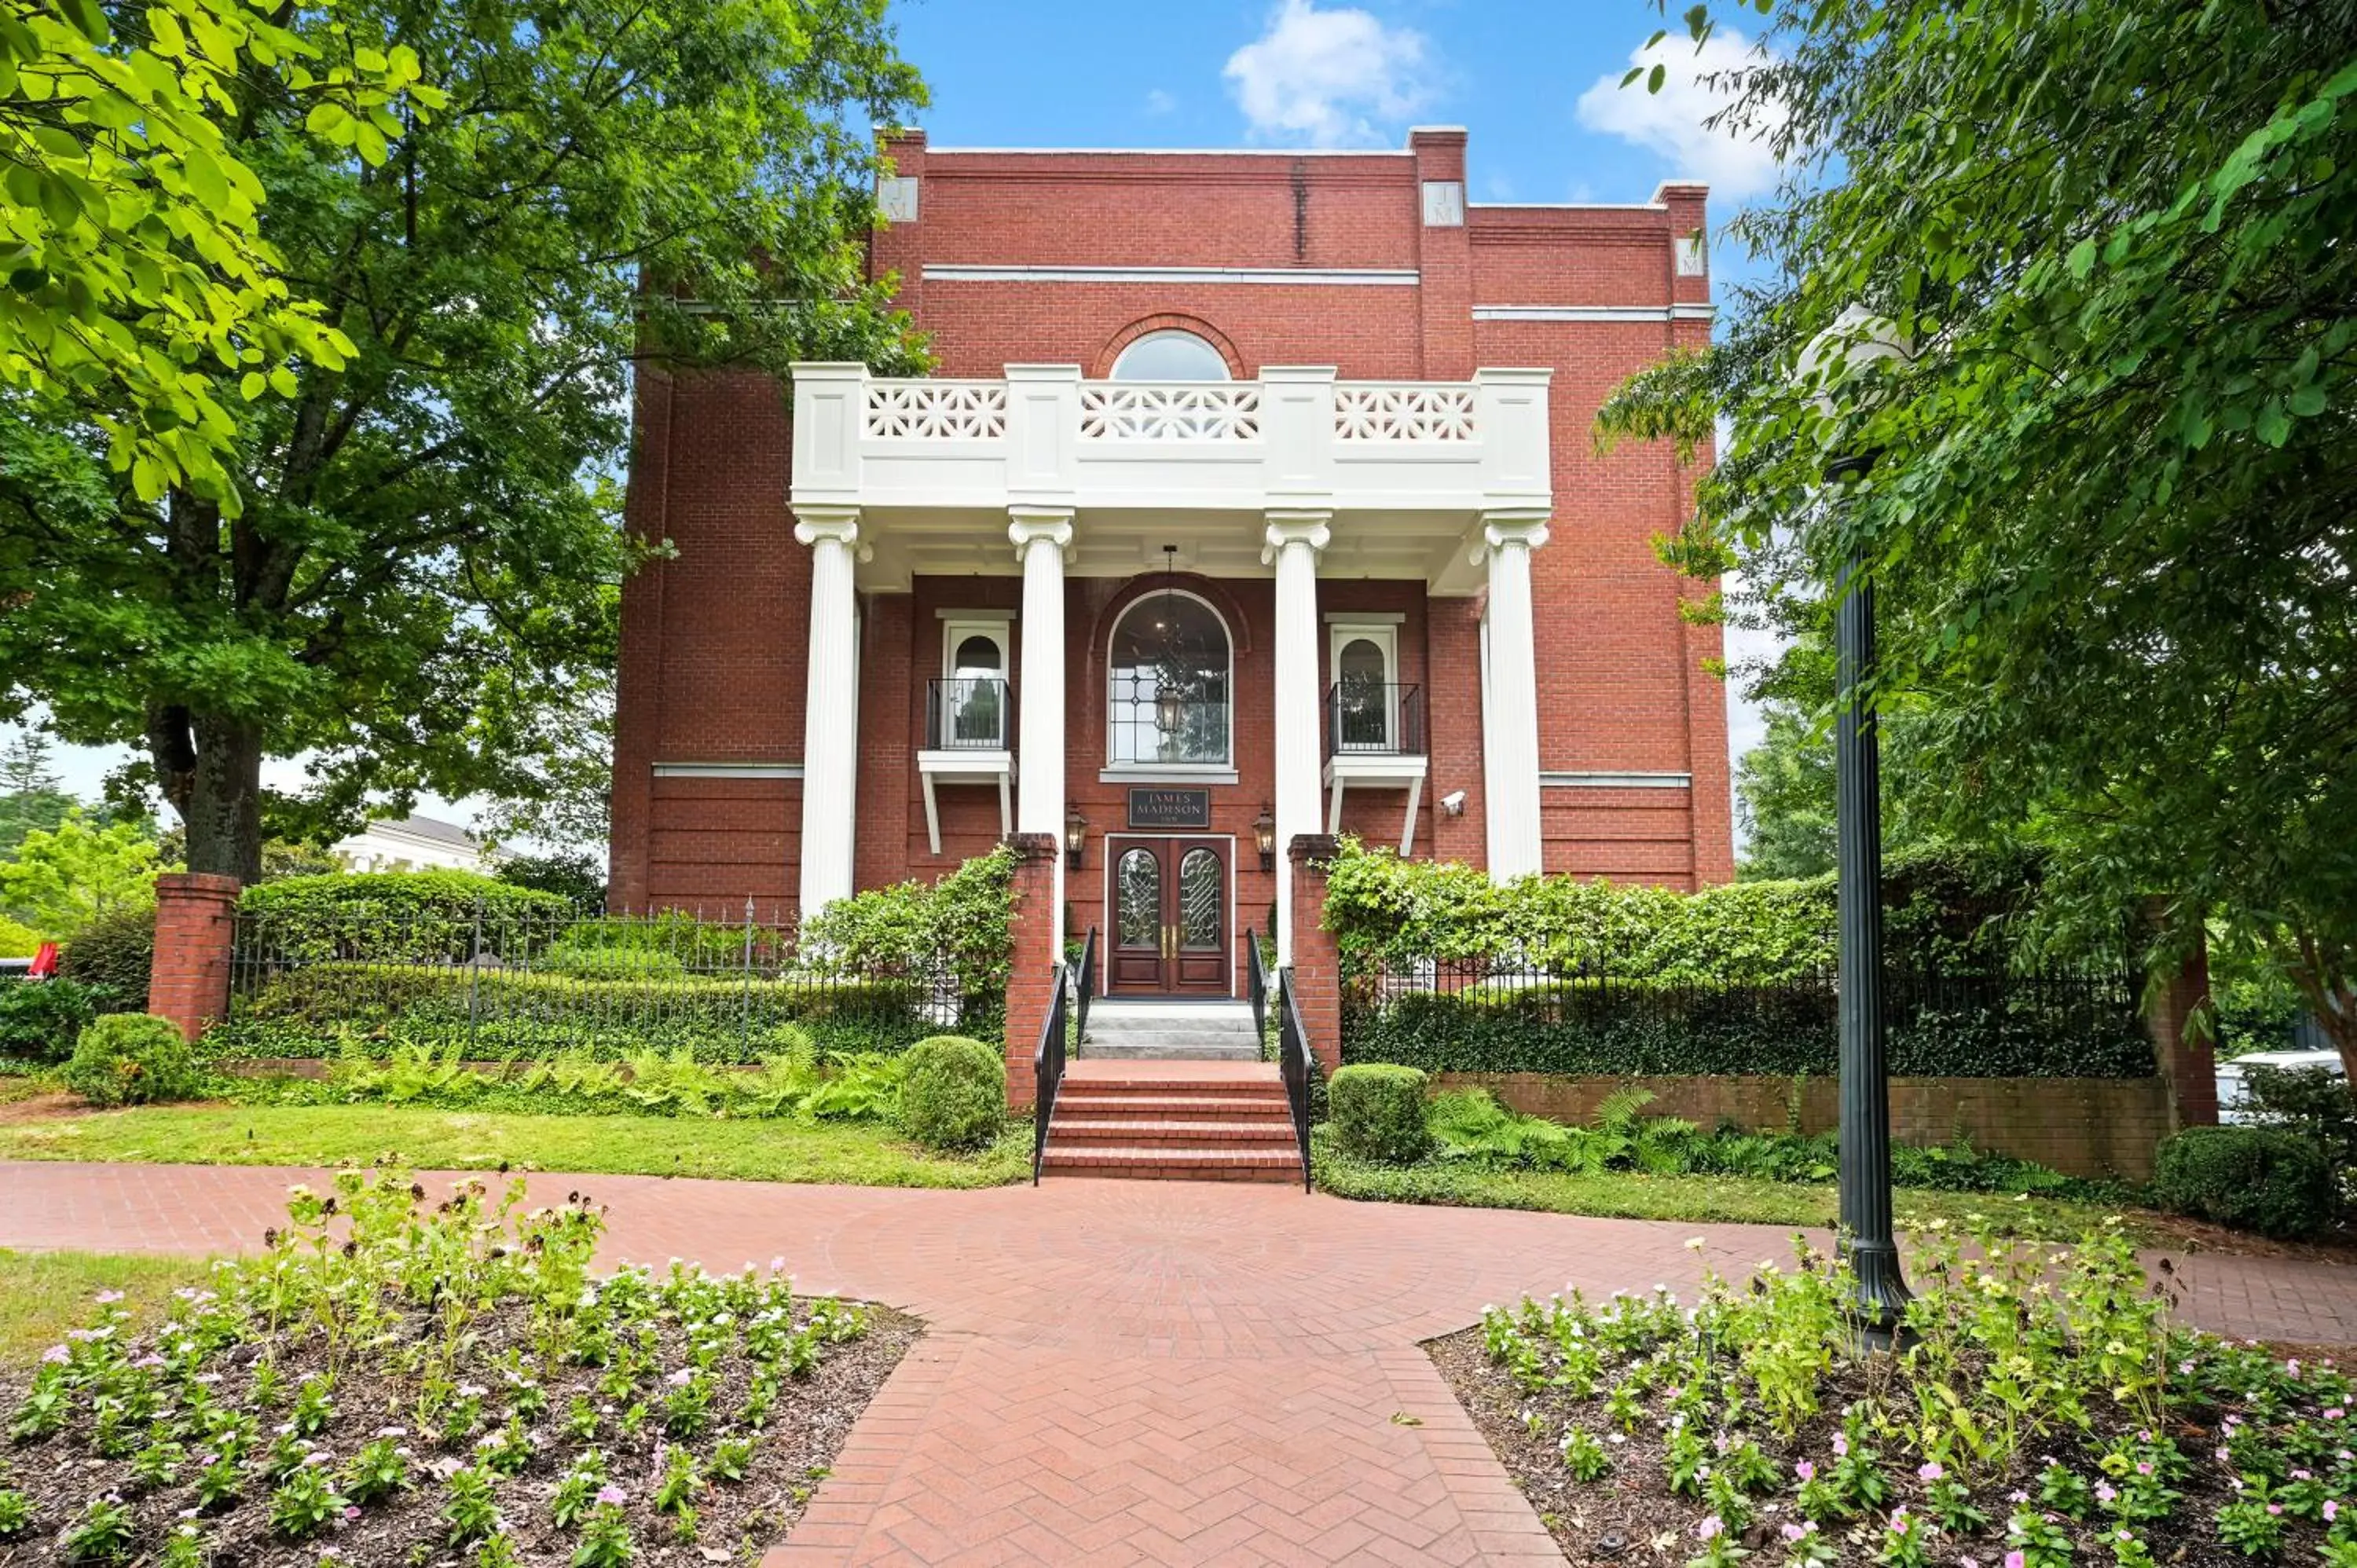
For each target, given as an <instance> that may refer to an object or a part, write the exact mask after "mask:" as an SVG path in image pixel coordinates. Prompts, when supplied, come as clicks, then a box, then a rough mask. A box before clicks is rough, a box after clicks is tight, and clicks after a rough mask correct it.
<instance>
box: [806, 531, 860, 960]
mask: <svg viewBox="0 0 2357 1568" xmlns="http://www.w3.org/2000/svg"><path fill="white" fill-rule="evenodd" d="M794 537H795V538H796V539H799V540H801V541H802V542H803V543H804V544H807V545H809V546H810V552H811V605H810V667H809V671H808V675H809V686H808V694H807V695H806V696H805V698H804V699H803V708H802V918H804V919H808V918H810V917H811V916H813V915H815V914H817V913H818V912H819V911H820V910H821V909H823V908H826V907H827V906H828V905H829V904H831V903H833V902H834V900H836V899H837V898H842V897H848V896H849V895H850V893H851V890H852V886H851V885H852V843H853V837H852V833H853V823H854V819H855V813H856V807H857V803H858V796H859V691H858V684H859V681H858V667H859V657H858V656H859V650H858V647H857V640H856V639H857V624H858V605H857V602H856V590H855V589H854V587H853V584H852V574H853V571H854V569H855V567H856V564H857V557H858V551H859V509H858V508H856V507H803V508H802V509H801V510H799V511H798V512H797V513H796V521H795V523H794Z"/></svg>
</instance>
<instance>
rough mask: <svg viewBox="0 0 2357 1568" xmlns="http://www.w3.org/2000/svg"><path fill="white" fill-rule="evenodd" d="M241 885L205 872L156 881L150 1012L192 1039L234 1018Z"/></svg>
mask: <svg viewBox="0 0 2357 1568" xmlns="http://www.w3.org/2000/svg"><path fill="white" fill-rule="evenodd" d="M237 892H238V881H237V878H236V877H234V876H216V875H210V873H206V872H201V871H176V872H167V873H165V874H164V875H161V876H158V877H157V878H156V959H155V962H154V963H153V964H151V965H150V966H149V968H148V973H147V1011H149V1012H150V1013H153V1014H155V1015H156V1016H157V1017H159V1018H169V1019H170V1020H172V1022H173V1023H175V1024H178V1026H180V1033H181V1035H182V1036H185V1037H186V1038H188V1039H191V1040H193V1039H195V1038H196V1037H197V1036H199V1035H201V1034H203V1033H204V1032H205V1029H206V1028H207V1026H210V1025H211V1024H213V1023H216V1022H218V1021H219V1020H221V1019H222V1018H225V1017H227V1016H229V983H230V949H231V943H232V941H233V940H234V935H235V931H236V929H237Z"/></svg>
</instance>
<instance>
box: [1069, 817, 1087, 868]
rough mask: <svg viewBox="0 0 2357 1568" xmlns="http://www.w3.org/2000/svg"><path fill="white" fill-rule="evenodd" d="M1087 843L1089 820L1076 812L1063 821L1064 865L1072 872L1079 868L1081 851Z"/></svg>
mask: <svg viewBox="0 0 2357 1568" xmlns="http://www.w3.org/2000/svg"><path fill="white" fill-rule="evenodd" d="M1088 842H1089V820H1088V818H1086V817H1084V816H1082V815H1081V814H1080V812H1078V811H1074V812H1072V813H1071V814H1070V815H1068V816H1067V817H1065V819H1064V864H1065V865H1068V866H1070V867H1071V868H1072V869H1073V870H1074V871H1078V870H1079V869H1080V868H1081V849H1082V846H1083V845H1084V844H1086V843H1088Z"/></svg>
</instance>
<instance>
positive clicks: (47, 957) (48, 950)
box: [25, 942, 58, 980]
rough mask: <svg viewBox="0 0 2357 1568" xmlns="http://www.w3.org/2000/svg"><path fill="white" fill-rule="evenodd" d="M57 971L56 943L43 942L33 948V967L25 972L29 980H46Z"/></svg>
mask: <svg viewBox="0 0 2357 1568" xmlns="http://www.w3.org/2000/svg"><path fill="white" fill-rule="evenodd" d="M57 972H58V944H57V943H55V942H43V943H42V944H41V945H40V946H39V947H38V948H36V949H34V950H33V967H32V968H30V969H28V970H27V971H26V972H25V974H26V977H27V979H30V980H48V979H49V978H51V977H52V976H54V975H55V974H56V973H57Z"/></svg>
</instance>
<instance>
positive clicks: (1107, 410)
mask: <svg viewBox="0 0 2357 1568" xmlns="http://www.w3.org/2000/svg"><path fill="white" fill-rule="evenodd" d="M1081 439H1082V440H1083V441H1257V440H1259V439H1260V388H1259V387H1257V386H1252V385H1248V384H1240V383H1228V384H1222V383H1219V382H1211V383H1205V384H1200V385H1170V386H1153V385H1147V384H1137V383H1132V384H1122V385H1103V384H1096V385H1083V386H1082V388H1081Z"/></svg>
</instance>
